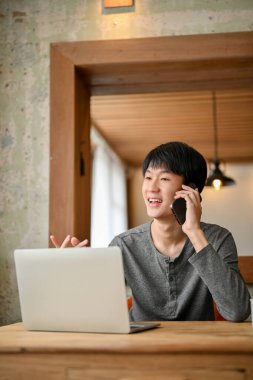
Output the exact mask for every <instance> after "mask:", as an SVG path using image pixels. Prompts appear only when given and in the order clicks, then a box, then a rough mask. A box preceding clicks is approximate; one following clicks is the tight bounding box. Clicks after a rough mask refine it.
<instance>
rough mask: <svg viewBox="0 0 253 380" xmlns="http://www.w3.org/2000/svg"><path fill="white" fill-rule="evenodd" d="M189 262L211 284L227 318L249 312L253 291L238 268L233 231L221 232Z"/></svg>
mask: <svg viewBox="0 0 253 380" xmlns="http://www.w3.org/2000/svg"><path fill="white" fill-rule="evenodd" d="M225 231H226V230H225ZM209 241H210V240H209ZM189 262H190V263H191V265H193V267H194V268H195V270H196V271H197V272H198V274H199V276H200V277H201V279H202V280H203V282H204V283H205V284H206V286H207V287H208V289H209V291H210V293H211V294H212V297H213V300H214V302H215V303H216V305H217V308H218V310H219V313H220V314H221V315H222V317H223V318H225V319H226V320H229V321H233V322H239V321H243V320H245V319H246V318H247V317H248V316H249V314H250V295H249V291H248V288H247V286H246V284H245V282H244V280H243V278H242V276H241V274H240V271H239V268H238V257H237V249H236V245H235V242H234V239H233V236H232V235H231V233H230V232H229V231H226V232H224V231H222V233H219V236H218V237H217V238H216V239H215V241H214V243H213V244H211V243H209V244H208V245H207V246H206V247H205V248H203V249H202V250H201V251H200V252H198V253H195V254H194V255H193V256H192V257H191V258H190V259H189Z"/></svg>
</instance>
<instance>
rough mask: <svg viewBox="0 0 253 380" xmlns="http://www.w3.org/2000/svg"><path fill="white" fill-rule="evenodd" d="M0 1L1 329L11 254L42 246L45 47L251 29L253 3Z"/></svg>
mask: <svg viewBox="0 0 253 380" xmlns="http://www.w3.org/2000/svg"><path fill="white" fill-rule="evenodd" d="M135 4H136V5H135V12H130V13H114V14H102V12H101V1H100V0H65V1H62V0H61V1H60V0H0V44H1V45H0V87H1V92H0V104H1V107H0V146H1V151H0V170H1V176H0V178H1V182H0V323H2V324H5V323H11V322H14V321H16V320H18V319H19V318H20V310H19V303H18V297H17V291H16V282H15V275H14V269H13V250H14V249H15V248H17V247H19V248H22V247H45V246H46V245H47V242H48V194H49V192H48V189H49V44H50V43H51V42H56V41H73V40H90V39H114V38H134V37H147V36H162V35H182V34H198V33H213V32H216V33H217V32H233V31H247V30H253V2H252V0H248V1H246V0H240V1H238V0H220V1H215V0H210V1H208V0H198V1H197V0H189V1H186V0H174V1H173V0H170V1H168V0H160V1H159V0H156V1H152V0H135Z"/></svg>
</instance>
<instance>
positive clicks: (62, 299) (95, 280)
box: [14, 247, 153, 333]
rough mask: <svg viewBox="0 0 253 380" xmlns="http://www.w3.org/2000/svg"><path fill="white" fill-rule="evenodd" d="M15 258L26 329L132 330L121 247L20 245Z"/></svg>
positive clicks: (104, 331)
mask: <svg viewBox="0 0 253 380" xmlns="http://www.w3.org/2000/svg"><path fill="white" fill-rule="evenodd" d="M14 258H15V265H16V273H17V282H18V290H19V297H20V306H21V314H22V320H23V323H24V326H25V328H26V329H28V330H46V331H79V332H100V333H129V332H130V326H129V317H128V308H127V299H126V289H125V280H124V271H123V261H122V254H121V251H120V249H119V248H118V247H107V248H67V249H66V248H65V249H57V248H53V249H52V248H51V249H50V248H48V249H22V250H20V249H18V250H15V252H14ZM144 327H145V326H144ZM151 327H153V326H151Z"/></svg>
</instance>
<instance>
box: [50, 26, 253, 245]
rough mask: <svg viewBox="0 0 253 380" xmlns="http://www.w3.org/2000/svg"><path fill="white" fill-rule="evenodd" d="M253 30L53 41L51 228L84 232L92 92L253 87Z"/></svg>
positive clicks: (86, 226) (87, 231) (59, 233)
mask: <svg viewBox="0 0 253 380" xmlns="http://www.w3.org/2000/svg"><path fill="white" fill-rule="evenodd" d="M251 46H253V33H252V32H240V33H227V34H212V35H192V36H175V37H156V38H138V39H131V40H112V41H86V42H66V43H56V44H52V45H51V66H50V70H51V73H50V75H51V81H50V87H51V88H50V123H51V125H50V212H49V218H50V219H49V228H50V233H57V236H58V238H59V239H63V238H64V237H65V236H66V235H67V234H72V235H75V236H77V237H79V238H84V237H87V238H89V236H90V217H91V216H90V215H91V211H90V208H91V207H90V204H91V170H90V166H91V159H90V149H91V148H90V97H91V96H92V95H117V94H118V95H120V94H137V93H143V94H148V93H163V92H169V91H174V92H175V91H196V90H211V89H216V90H218V89H229V88H244V87H252V86H253V51H252V48H251Z"/></svg>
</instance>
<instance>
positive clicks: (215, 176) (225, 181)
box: [206, 91, 235, 190]
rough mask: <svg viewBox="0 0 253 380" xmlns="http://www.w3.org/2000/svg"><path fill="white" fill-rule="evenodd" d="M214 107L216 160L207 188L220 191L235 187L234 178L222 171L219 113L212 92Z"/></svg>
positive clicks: (207, 181)
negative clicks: (219, 145) (219, 152)
mask: <svg viewBox="0 0 253 380" xmlns="http://www.w3.org/2000/svg"><path fill="white" fill-rule="evenodd" d="M212 106H213V133H214V160H213V163H212V164H213V165H212V167H211V169H210V175H209V176H208V178H207V180H206V186H212V187H214V188H215V190H219V189H220V188H221V187H223V186H232V185H235V181H234V180H233V179H232V178H229V177H227V176H225V174H224V173H223V172H222V171H221V169H220V160H219V158H218V133H217V112H216V96H215V92H214V91H213V92H212Z"/></svg>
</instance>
